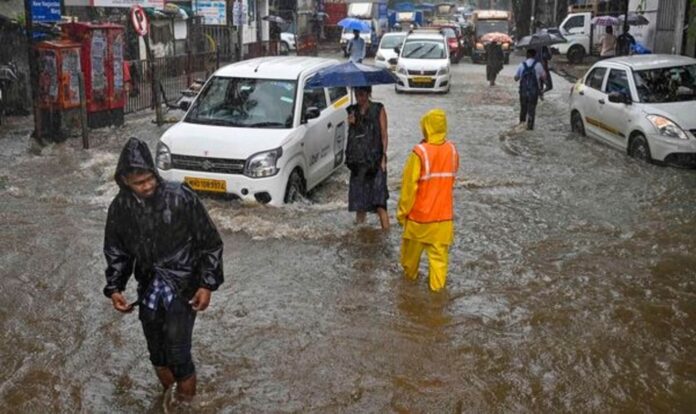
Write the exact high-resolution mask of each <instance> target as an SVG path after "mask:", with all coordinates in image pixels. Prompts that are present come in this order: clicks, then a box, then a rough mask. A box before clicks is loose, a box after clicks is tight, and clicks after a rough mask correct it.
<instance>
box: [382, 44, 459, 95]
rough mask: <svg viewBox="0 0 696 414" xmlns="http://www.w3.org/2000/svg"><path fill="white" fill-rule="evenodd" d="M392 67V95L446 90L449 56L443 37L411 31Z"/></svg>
mask: <svg viewBox="0 0 696 414" xmlns="http://www.w3.org/2000/svg"><path fill="white" fill-rule="evenodd" d="M390 63H396V76H397V79H398V81H397V83H396V85H395V89H396V92H397V93H399V92H442V93H447V92H449V90H450V80H451V79H450V56H449V47H448V46H447V40H446V39H445V37H444V36H443V35H442V34H441V33H439V32H437V31H435V32H433V31H427V30H423V31H419V30H415V31H412V32H410V34H409V35H408V36H407V37H406V40H404V44H403V47H402V48H401V49H400V54H399V58H398V59H396V60H395V59H392V61H391V62H390Z"/></svg>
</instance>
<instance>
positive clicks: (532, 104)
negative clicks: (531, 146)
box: [520, 94, 539, 129]
mask: <svg viewBox="0 0 696 414" xmlns="http://www.w3.org/2000/svg"><path fill="white" fill-rule="evenodd" d="M537 102H539V95H531V96H527V95H523V94H520V122H526V123H527V129H534V118H535V117H536V107H537Z"/></svg>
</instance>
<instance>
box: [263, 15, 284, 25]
mask: <svg viewBox="0 0 696 414" xmlns="http://www.w3.org/2000/svg"><path fill="white" fill-rule="evenodd" d="M261 20H265V21H267V22H271V23H278V24H283V23H285V19H283V18H282V17H280V16H263V17H262V18H261Z"/></svg>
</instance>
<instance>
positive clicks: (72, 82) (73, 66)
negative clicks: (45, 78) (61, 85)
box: [63, 49, 81, 106]
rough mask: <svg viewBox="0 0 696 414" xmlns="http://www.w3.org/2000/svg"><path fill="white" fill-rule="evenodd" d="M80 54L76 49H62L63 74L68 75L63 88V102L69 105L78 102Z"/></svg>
mask: <svg viewBox="0 0 696 414" xmlns="http://www.w3.org/2000/svg"><path fill="white" fill-rule="evenodd" d="M80 72H81V69H80V55H79V52H78V50H77V49H68V50H64V51H63V74H64V75H67V76H68V82H67V85H65V90H64V92H63V93H64V95H65V96H64V99H63V100H64V102H65V103H66V104H67V105H69V106H73V105H79V104H80V78H79V73H80Z"/></svg>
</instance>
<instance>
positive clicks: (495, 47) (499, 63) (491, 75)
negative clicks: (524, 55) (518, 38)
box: [486, 40, 505, 86]
mask: <svg viewBox="0 0 696 414" xmlns="http://www.w3.org/2000/svg"><path fill="white" fill-rule="evenodd" d="M504 63H505V53H503V48H502V46H501V45H500V44H499V43H498V42H496V41H495V40H494V41H492V42H490V43H488V44H487V45H486V80H488V83H489V85H490V86H493V85H495V78H496V77H497V76H498V73H499V72H500V71H501V70H503V64H504Z"/></svg>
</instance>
